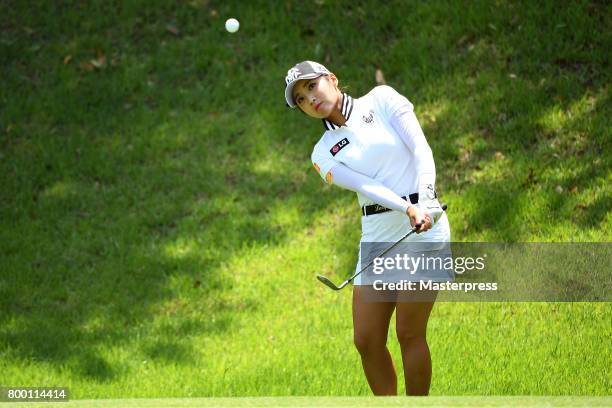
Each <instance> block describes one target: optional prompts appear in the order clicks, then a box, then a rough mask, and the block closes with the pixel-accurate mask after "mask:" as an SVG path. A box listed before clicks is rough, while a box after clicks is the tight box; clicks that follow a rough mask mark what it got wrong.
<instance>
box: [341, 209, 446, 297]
mask: <svg viewBox="0 0 612 408" xmlns="http://www.w3.org/2000/svg"><path fill="white" fill-rule="evenodd" d="M411 229H412V226H411V225H410V219H409V218H408V216H407V215H406V214H403V213H400V212H399V211H387V212H385V213H381V214H374V215H369V216H367V217H366V216H362V217H361V242H360V245H359V259H358V260H357V265H356V267H355V272H359V271H360V270H361V268H362V266H361V246H362V245H361V244H362V243H366V242H368V243H371V242H377V243H380V242H388V243H389V245H392V244H393V243H395V242H397V241H398V240H399V239H400V238H401V237H403V236H404V235H406V233H408V232H410V230H411ZM450 240H451V232H450V225H449V222H448V217H447V216H446V213H444V214H442V216H441V217H440V219H439V220H438V222H437V223H436V224H435V225H434V226H433V228H431V229H430V230H429V231H427V232H423V233H420V234H417V233H414V234H411V235H410V236H409V237H408V238H406V240H405V241H404V242H423V243H427V242H430V243H435V242H440V243H444V242H450ZM362 284H363V285H365V284H367V283H362V280H361V275H359V276H357V277H356V278H355V280H354V281H353V285H362Z"/></svg>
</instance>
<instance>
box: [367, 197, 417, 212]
mask: <svg viewBox="0 0 612 408" xmlns="http://www.w3.org/2000/svg"><path fill="white" fill-rule="evenodd" d="M408 198H410V202H411V203H412V204H416V203H418V202H419V193H412V194H410V195H408ZM402 200H406V196H403V197H402ZM387 211H391V209H390V208H387V207H383V206H382V205H380V204H372V205H364V206H363V207H361V213H362V214H363V215H365V216H368V215H374V214H380V213H384V212H387Z"/></svg>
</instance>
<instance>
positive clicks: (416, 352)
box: [396, 297, 435, 395]
mask: <svg viewBox="0 0 612 408" xmlns="http://www.w3.org/2000/svg"><path fill="white" fill-rule="evenodd" d="M434 301H435V297H434V298H433V300H432V301H431V302H429V301H428V302H398V303H397V305H396V308H397V311H396V331H397V339H398V341H399V343H400V348H401V350H402V361H403V363H404V378H405V381H406V394H407V395H428V394H429V386H430V385H431V355H430V353H429V346H428V345H427V337H426V332H427V321H428V320H429V315H430V313H431V309H432V308H433V305H434Z"/></svg>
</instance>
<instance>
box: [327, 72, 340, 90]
mask: <svg viewBox="0 0 612 408" xmlns="http://www.w3.org/2000/svg"><path fill="white" fill-rule="evenodd" d="M329 80H330V81H331V83H332V84H333V85H334V88H336V89H338V78H337V77H336V75H334V74H329Z"/></svg>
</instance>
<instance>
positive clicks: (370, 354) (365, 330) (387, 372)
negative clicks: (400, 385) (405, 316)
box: [353, 286, 397, 395]
mask: <svg viewBox="0 0 612 408" xmlns="http://www.w3.org/2000/svg"><path fill="white" fill-rule="evenodd" d="M368 290H370V291H371V290H372V288H371V287H368V286H353V334H354V336H353V338H354V342H355V347H357V350H358V351H359V354H360V355H361V363H362V365H363V370H364V372H365V375H366V378H367V380H368V384H370V388H371V389H372V392H373V393H374V395H397V375H396V374H395V367H394V365H393V360H392V359H391V354H390V353H389V349H388V348H387V334H388V332H389V322H390V320H391V315H392V314H393V310H394V308H395V302H372V301H370V302H366V301H365V296H366V291H368Z"/></svg>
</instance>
